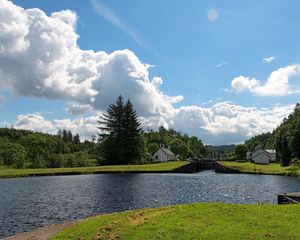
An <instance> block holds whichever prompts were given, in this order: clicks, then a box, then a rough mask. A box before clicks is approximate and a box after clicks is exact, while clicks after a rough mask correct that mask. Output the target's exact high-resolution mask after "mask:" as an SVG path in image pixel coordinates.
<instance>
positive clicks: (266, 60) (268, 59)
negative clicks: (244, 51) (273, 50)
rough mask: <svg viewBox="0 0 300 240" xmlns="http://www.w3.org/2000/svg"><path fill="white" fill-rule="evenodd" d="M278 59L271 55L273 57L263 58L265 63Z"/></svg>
mask: <svg viewBox="0 0 300 240" xmlns="http://www.w3.org/2000/svg"><path fill="white" fill-rule="evenodd" d="M275 59H276V57H275V56H271V57H265V58H263V59H262V61H263V63H270V62H272V61H274V60H275Z"/></svg>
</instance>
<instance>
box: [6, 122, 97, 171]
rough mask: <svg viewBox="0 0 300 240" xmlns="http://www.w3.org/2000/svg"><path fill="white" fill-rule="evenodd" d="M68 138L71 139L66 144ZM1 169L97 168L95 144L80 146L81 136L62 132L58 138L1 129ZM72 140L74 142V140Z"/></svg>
mask: <svg viewBox="0 0 300 240" xmlns="http://www.w3.org/2000/svg"><path fill="white" fill-rule="evenodd" d="M64 134H65V136H66V137H67V138H66V139H65V141H64ZM0 136H2V137H0V165H6V166H10V167H15V168H22V167H30V168H46V167H69V166H70V167H71V166H94V165H95V164H96V163H95V161H94V160H91V159H95V156H96V155H97V154H98V153H97V144H96V143H95V142H89V141H85V142H84V143H81V142H80V137H79V135H78V134H76V135H74V136H73V134H72V133H71V131H67V130H59V131H58V134H57V135H56V136H54V135H50V134H44V133H37V132H32V131H27V130H18V129H13V128H0ZM71 136H72V138H71Z"/></svg>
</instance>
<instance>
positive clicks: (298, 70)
mask: <svg viewBox="0 0 300 240" xmlns="http://www.w3.org/2000/svg"><path fill="white" fill-rule="evenodd" d="M299 75H300V65H290V66H287V67H283V68H279V69H277V70H276V71H273V72H272V73H271V74H270V76H269V77H268V79H267V81H266V82H265V83H262V82H261V81H260V80H257V79H255V78H249V77H245V76H239V77H236V78H234V79H233V80H232V82H231V87H232V88H233V89H234V90H235V91H237V92H242V91H249V92H251V93H253V94H256V95H259V96H286V95H289V94H293V93H297V92H299V91H300V89H296V88H294V87H292V86H291V83H290V81H291V78H292V77H294V76H299Z"/></svg>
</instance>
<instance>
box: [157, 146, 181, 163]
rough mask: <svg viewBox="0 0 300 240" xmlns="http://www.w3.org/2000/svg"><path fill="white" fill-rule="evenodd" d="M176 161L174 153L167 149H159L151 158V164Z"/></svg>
mask: <svg viewBox="0 0 300 240" xmlns="http://www.w3.org/2000/svg"><path fill="white" fill-rule="evenodd" d="M174 160H177V157H176V156H175V154H174V153H172V151H171V150H170V149H168V148H164V147H161V148H159V149H158V150H157V151H156V152H155V153H154V154H153V156H152V157H151V162H168V161H174Z"/></svg>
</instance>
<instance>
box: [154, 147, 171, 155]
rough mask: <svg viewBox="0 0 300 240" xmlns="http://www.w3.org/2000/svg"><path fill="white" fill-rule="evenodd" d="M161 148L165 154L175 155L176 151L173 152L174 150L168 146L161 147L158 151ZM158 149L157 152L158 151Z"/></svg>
mask: <svg viewBox="0 0 300 240" xmlns="http://www.w3.org/2000/svg"><path fill="white" fill-rule="evenodd" d="M159 150H162V151H163V152H164V154H166V155H175V154H174V153H172V151H171V150H170V149H168V148H162V147H161V148H160V149H158V150H157V151H159ZM157 151H156V152H157Z"/></svg>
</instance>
